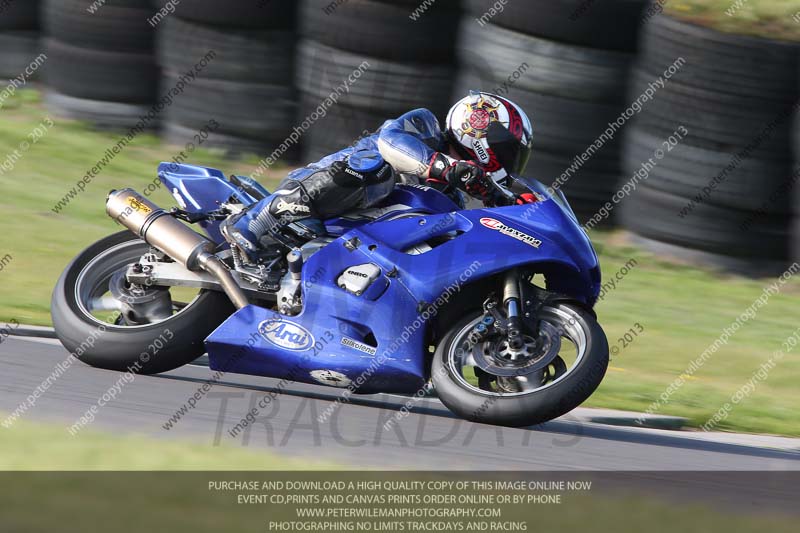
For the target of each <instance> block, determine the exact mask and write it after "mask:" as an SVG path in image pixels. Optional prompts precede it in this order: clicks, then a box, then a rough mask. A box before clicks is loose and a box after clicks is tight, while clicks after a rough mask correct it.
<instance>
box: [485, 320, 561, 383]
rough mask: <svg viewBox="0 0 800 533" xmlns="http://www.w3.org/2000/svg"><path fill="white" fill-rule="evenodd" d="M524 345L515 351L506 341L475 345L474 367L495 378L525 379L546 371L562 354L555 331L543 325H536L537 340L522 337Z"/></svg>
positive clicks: (547, 324)
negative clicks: (524, 377)
mask: <svg viewBox="0 0 800 533" xmlns="http://www.w3.org/2000/svg"><path fill="white" fill-rule="evenodd" d="M523 341H524V343H523V346H522V347H521V348H520V349H518V350H515V349H512V348H511V347H510V346H509V345H508V340H506V339H501V340H494V341H487V342H483V343H479V344H476V345H475V346H473V348H472V356H473V358H474V359H475V365H476V366H477V367H478V368H480V369H481V370H483V371H484V372H486V373H488V374H491V375H494V376H498V377H515V376H524V375H527V374H532V373H534V372H536V371H539V370H542V369H543V368H546V367H547V366H548V365H549V364H550V363H551V362H552V361H553V360H554V359H555V358H556V357H557V356H558V352H559V351H560V350H561V335H559V331H558V328H556V327H555V326H553V325H552V324H550V323H548V322H544V321H542V322H540V323H539V335H538V337H537V338H536V339H534V338H533V337H531V336H529V335H524V336H523Z"/></svg>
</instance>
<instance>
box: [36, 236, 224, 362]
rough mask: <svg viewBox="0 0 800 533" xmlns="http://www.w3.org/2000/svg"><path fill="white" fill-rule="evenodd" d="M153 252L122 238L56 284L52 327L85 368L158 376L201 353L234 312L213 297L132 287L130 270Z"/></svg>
mask: <svg viewBox="0 0 800 533" xmlns="http://www.w3.org/2000/svg"><path fill="white" fill-rule="evenodd" d="M150 251H151V248H150V246H149V245H148V244H147V243H145V242H144V241H142V240H140V239H139V238H138V237H136V236H135V235H134V234H133V233H131V232H129V231H124V232H120V233H116V234H114V235H110V236H108V237H106V238H104V239H101V240H99V241H98V242H96V243H95V244H93V245H92V246H90V247H89V248H87V249H86V250H84V251H83V252H81V254H80V255H78V257H76V258H75V259H74V260H73V261H72V263H70V265H69V266H68V267H67V268H66V270H65V271H64V273H63V274H62V275H61V278H60V279H59V280H58V284H57V285H56V288H55V290H54V291H53V298H52V303H51V312H52V317H53V326H54V327H55V330H56V335H58V338H59V339H60V340H61V343H62V344H63V345H64V347H66V348H67V350H69V351H70V352H72V353H73V354H75V356H76V357H77V358H78V359H80V360H81V361H83V362H84V363H87V364H89V365H91V366H94V367H98V368H105V369H108V370H120V371H124V370H130V371H132V372H135V373H142V374H156V373H159V372H166V371H168V370H172V369H174V368H177V367H180V366H182V365H185V364H187V363H189V362H191V361H193V360H194V359H196V358H197V357H199V356H200V355H202V354H203V353H204V351H205V350H204V345H203V341H204V340H205V338H206V337H207V336H208V335H209V334H210V333H211V332H212V331H213V330H214V329H215V328H216V327H217V326H218V325H219V324H221V323H222V321H223V320H225V318H227V317H228V316H230V314H231V313H233V311H234V309H233V306H232V305H231V303H230V301H229V300H228V298H227V297H226V296H225V295H224V294H222V293H220V292H214V291H206V290H200V291H198V290H197V289H188V288H181V287H156V286H149V287H146V286H137V285H131V284H130V283H129V282H127V280H126V278H125V272H126V271H127V269H128V266H129V265H131V264H135V263H137V262H138V261H139V259H140V258H141V257H142V255H144V254H146V253H148V252H150Z"/></svg>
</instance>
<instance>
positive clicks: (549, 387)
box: [431, 303, 608, 427]
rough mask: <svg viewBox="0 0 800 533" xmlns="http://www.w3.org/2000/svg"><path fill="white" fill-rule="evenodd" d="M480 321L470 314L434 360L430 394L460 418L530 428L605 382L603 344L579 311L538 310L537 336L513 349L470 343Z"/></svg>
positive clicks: (589, 320) (597, 328)
mask: <svg viewBox="0 0 800 533" xmlns="http://www.w3.org/2000/svg"><path fill="white" fill-rule="evenodd" d="M482 318H483V315H482V314H477V313H475V314H472V315H470V316H468V317H467V318H465V319H464V320H462V321H461V322H460V323H458V324H456V325H455V326H454V327H453V328H452V329H451V330H450V331H449V333H448V334H447V335H446V336H445V337H444V338H443V339H442V342H441V343H440V344H439V346H438V347H437V349H436V353H435V354H434V357H433V365H432V369H431V370H432V381H433V384H434V386H435V388H436V392H437V393H438V395H439V398H440V399H441V400H442V403H444V404H445V405H446V406H447V407H448V408H449V409H450V410H451V411H453V412H454V413H456V414H458V415H459V416H462V417H463V418H466V419H468V420H472V421H474V422H481V423H486V424H495V425H502V426H513V427H524V426H531V425H534V424H539V423H542V422H546V421H548V420H552V419H554V418H557V417H559V416H562V415H564V414H566V413H568V412H569V411H571V410H572V409H574V408H575V407H578V406H579V405H580V404H581V403H583V402H584V401H585V400H586V399H587V398H588V397H589V396H591V394H592V393H593V392H594V391H595V389H597V387H598V386H599V385H600V382H601V381H602V380H603V376H604V375H605V372H606V369H607V367H608V341H607V340H606V336H605V333H603V330H602V328H601V327H600V325H599V324H598V323H597V321H596V320H595V319H594V317H592V316H591V315H590V314H589V313H587V312H586V311H585V310H583V309H581V308H579V307H577V306H574V305H569V304H565V303H552V304H548V305H546V306H544V307H542V308H541V309H540V310H539V316H538V318H539V321H538V326H537V327H538V332H537V334H536V335H526V336H525V345H524V346H523V347H522V348H520V349H517V350H511V349H510V348H509V346H508V344H507V343H505V342H504V341H503V340H494V341H492V340H487V341H486V342H481V343H478V344H475V343H473V342H471V341H470V334H471V332H473V331H474V329H475V327H476V325H478V324H479V323H480V322H481V320H482ZM564 341H566V342H564Z"/></svg>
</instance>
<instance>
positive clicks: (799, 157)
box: [791, 68, 800, 262]
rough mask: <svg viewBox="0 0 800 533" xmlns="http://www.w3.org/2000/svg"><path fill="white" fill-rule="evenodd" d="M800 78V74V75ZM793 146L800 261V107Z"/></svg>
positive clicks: (798, 256)
mask: <svg viewBox="0 0 800 533" xmlns="http://www.w3.org/2000/svg"><path fill="white" fill-rule="evenodd" d="M798 74H800V68H798ZM798 80H800V76H798ZM798 86H800V81H799V82H798ZM793 140H794V144H793V148H794V153H793V155H794V174H793V177H794V178H795V179H796V181H795V184H794V189H793V191H792V193H791V196H792V199H793V200H794V209H793V211H792V212H793V215H794V222H793V224H792V259H794V260H795V261H798V262H800V186H798V184H799V183H800V109H798V110H797V111H796V112H795V116H794V134H793Z"/></svg>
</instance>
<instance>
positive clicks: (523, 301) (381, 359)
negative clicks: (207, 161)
mask: <svg viewBox="0 0 800 533" xmlns="http://www.w3.org/2000/svg"><path fill="white" fill-rule="evenodd" d="M158 176H159V178H160V183H161V184H162V185H163V187H164V188H166V190H167V191H169V192H170V193H171V194H172V196H173V197H174V198H175V201H176V202H177V207H175V208H172V209H170V210H164V209H161V208H159V207H158V206H157V205H155V204H154V203H153V202H152V201H151V200H150V199H149V198H148V197H147V196H145V195H142V194H139V193H137V192H135V191H133V190H131V189H123V190H116V191H112V192H111V193H110V194H109V196H108V200H107V205H106V210H107V212H108V214H109V216H111V217H112V218H113V219H114V220H116V221H117V222H119V223H120V224H122V225H123V226H124V227H125V228H127V229H126V230H125V231H123V232H120V233H116V234H114V235H111V236H109V237H106V238H104V239H101V240H100V241H98V242H96V243H95V244H93V245H91V246H90V247H89V248H87V249H86V250H84V251H83V252H82V253H80V254H79V255H78V256H77V257H76V258H75V259H74V260H73V261H72V263H71V264H70V265H69V266H68V267H67V268H66V270H65V272H64V273H63V275H62V276H61V278H60V279H59V281H58V284H57V286H56V288H55V290H54V294H53V300H52V316H53V324H54V326H55V329H56V333H57V334H58V337H59V339H60V340H61V342H62V343H63V345H64V346H65V347H66V348H67V349H68V350H69V351H70V352H72V353H73V354H74V355H75V356H76V357H78V358H79V359H80V360H82V361H84V362H86V363H88V364H90V365H92V366H96V367H100V368H105V369H113V370H119V371H131V372H135V373H144V374H154V373H159V372H166V371H169V370H172V369H175V368H177V367H180V366H182V365H185V364H187V363H190V362H191V361H193V360H195V359H196V358H197V357H199V356H201V355H203V354H204V353H207V354H208V357H209V361H210V366H211V368H212V369H213V370H215V371H218V372H224V373H229V372H230V373H241V374H252V375H257V376H269V377H273V378H278V379H282V380H286V382H303V383H312V384H319V385H325V386H330V387H337V388H340V389H342V393H343V394H370V393H380V392H388V393H401V394H415V393H418V392H419V391H422V390H424V389H426V388H432V389H434V390H435V393H436V394H437V395H438V397H439V398H440V399H441V401H442V402H443V403H444V404H445V405H446V406H447V407H448V408H450V409H451V410H452V411H453V412H455V413H456V414H458V415H460V416H462V417H464V418H467V419H469V420H473V421H479V422H484V423H490V424H499V425H509V426H529V425H533V424H537V423H540V422H544V421H547V420H550V419H553V418H556V417H558V416H561V415H563V414H565V413H567V412H569V411H570V410H572V409H574V408H575V407H577V406H578V405H580V404H581V403H582V402H583V401H584V400H586V399H587V398H588V397H589V396H590V395H591V394H592V393H593V392H594V391H595V389H596V388H597V387H598V385H599V384H600V382H601V380H602V379H603V376H604V375H605V372H606V368H607V366H608V343H607V341H606V337H605V334H604V333H603V330H602V329H601V328H600V326H599V325H598V323H597V320H596V316H595V313H594V311H593V307H594V305H595V303H596V301H597V297H598V294H599V291H600V267H599V265H598V260H597V255H596V254H595V252H594V249H593V248H592V245H591V243H590V241H589V238H588V237H587V235H586V233H585V232H584V231H583V229H582V228H581V226H580V224H579V223H578V221H577V219H576V217H575V215H574V213H573V212H572V210H571V209H570V207H569V204H568V203H567V201H566V199H565V198H564V196H563V194H562V193H561V192H560V191H553V190H550V189H548V188H546V187H544V186H543V185H542V184H540V183H539V182H537V181H535V180H531V179H526V178H523V177H509V178H508V180H507V181H506V182H505V185H498V187H499V188H500V189H501V190H502V191H503V194H505V195H507V196H508V197H509V198H520V197H524V198H526V199H527V202H526V203H523V204H522V205H517V203H515V202H509V203H510V204H512V205H508V206H505V207H494V208H482V209H471V210H464V209H460V208H459V207H458V206H457V205H456V204H455V203H453V201H452V200H451V199H450V198H449V197H448V196H446V195H444V194H442V193H440V192H438V191H437V190H434V189H431V188H428V187H424V186H420V185H418V184H414V183H408V184H400V185H397V186H396V188H395V189H394V191H393V192H392V193H391V195H389V196H388V197H387V198H386V199H385V200H383V201H382V202H381V203H380V204H379V205H377V206H374V207H372V208H370V209H364V210H358V211H354V212H350V213H346V214H344V215H342V216H340V217H336V218H333V219H331V220H325V221H324V232H323V233H322V234H321V235H315V236H314V238H312V239H311V240H309V241H308V242H306V244H304V245H303V246H301V247H298V248H296V249H294V250H291V251H290V252H289V253H288V254H287V253H286V252H285V250H284V251H281V252H280V253H278V252H276V253H275V254H274V256H273V257H272V258H271V259H269V260H265V261H262V262H260V263H259V264H258V265H255V266H254V265H252V264H245V263H244V262H243V261H242V260H241V257H239V256H238V255H237V253H236V249H231V247H230V246H228V245H227V243H226V241H225V239H224V238H223V237H222V235H221V234H220V229H219V226H220V222H221V221H222V220H224V219H225V218H226V217H228V216H230V215H231V214H233V213H236V212H238V211H239V210H241V209H243V208H245V207H246V206H248V205H250V204H252V203H254V202H257V201H258V200H260V199H261V198H264V197H265V196H266V195H268V191H267V190H266V189H264V187H263V186H261V185H260V184H258V183H257V182H255V181H254V180H252V179H250V178H247V177H242V176H231V177H230V178H226V177H225V175H224V174H223V173H222V172H220V171H218V170H215V169H210V168H204V167H199V166H191V165H177V164H174V163H172V164H168V163H163V164H162V165H161V166H160V167H159V174H158ZM196 229H197V230H198V231H195V230H196ZM200 230H202V234H201V233H200V232H199V231H200Z"/></svg>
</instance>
